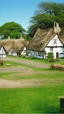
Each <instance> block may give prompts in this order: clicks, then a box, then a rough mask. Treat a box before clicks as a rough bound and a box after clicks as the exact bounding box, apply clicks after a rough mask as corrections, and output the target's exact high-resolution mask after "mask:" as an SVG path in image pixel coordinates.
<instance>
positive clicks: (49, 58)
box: [48, 52, 54, 62]
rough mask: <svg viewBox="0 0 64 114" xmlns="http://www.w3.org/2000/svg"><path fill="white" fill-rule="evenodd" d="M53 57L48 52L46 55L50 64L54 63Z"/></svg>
mask: <svg viewBox="0 0 64 114" xmlns="http://www.w3.org/2000/svg"><path fill="white" fill-rule="evenodd" d="M53 58H54V56H53V53H52V52H49V53H48V60H49V61H50V62H53V61H54V59H53Z"/></svg>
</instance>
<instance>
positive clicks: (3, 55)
mask: <svg viewBox="0 0 64 114" xmlns="http://www.w3.org/2000/svg"><path fill="white" fill-rule="evenodd" d="M6 53H7V52H6V50H5V48H4V47H3V46H0V59H1V58H6Z"/></svg>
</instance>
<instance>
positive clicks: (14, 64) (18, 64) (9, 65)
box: [0, 60, 21, 67]
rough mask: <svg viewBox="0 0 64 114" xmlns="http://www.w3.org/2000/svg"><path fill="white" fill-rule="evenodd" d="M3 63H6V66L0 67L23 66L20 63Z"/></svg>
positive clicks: (4, 61) (5, 61) (6, 61)
mask: <svg viewBox="0 0 64 114" xmlns="http://www.w3.org/2000/svg"><path fill="white" fill-rule="evenodd" d="M3 63H4V65H3V66H0V67H11V66H21V64H20V63H17V62H12V61H8V60H3Z"/></svg>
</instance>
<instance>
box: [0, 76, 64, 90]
mask: <svg viewBox="0 0 64 114" xmlns="http://www.w3.org/2000/svg"><path fill="white" fill-rule="evenodd" d="M46 84H47V85H53V84H55V85H57V84H59V85H60V84H64V78H58V79H45V78H44V79H28V80H22V81H10V80H5V79H2V78H0V88H24V87H37V86H44V85H46Z"/></svg>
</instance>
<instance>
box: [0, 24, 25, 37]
mask: <svg viewBox="0 0 64 114" xmlns="http://www.w3.org/2000/svg"><path fill="white" fill-rule="evenodd" d="M23 32H25V30H24V28H23V27H22V26H21V25H19V24H18V23H15V22H8V23H5V24H4V25H2V26H1V27H0V34H3V35H4V38H8V36H10V37H11V38H17V39H18V38H19V37H20V33H22V34H23Z"/></svg>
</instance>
